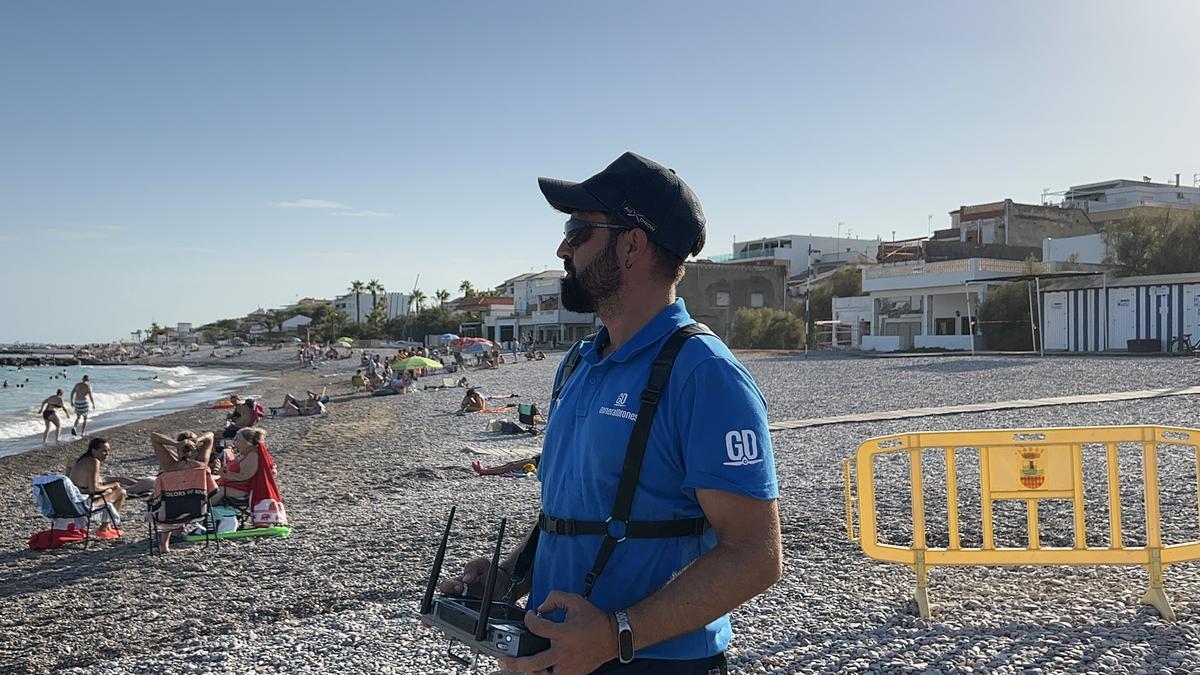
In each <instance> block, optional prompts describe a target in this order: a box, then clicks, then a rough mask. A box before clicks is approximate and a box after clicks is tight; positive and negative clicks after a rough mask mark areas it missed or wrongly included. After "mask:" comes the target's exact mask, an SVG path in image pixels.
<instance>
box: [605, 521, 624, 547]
mask: <svg viewBox="0 0 1200 675" xmlns="http://www.w3.org/2000/svg"><path fill="white" fill-rule="evenodd" d="M613 522H616V523H617V524H618V525H620V527H621V536H620V537H618V536H616V535H614V534H613ZM604 527H605V528H606V529H607V530H608V531H607V532H605V534H606V535H607V536H608V537H609V538H611V539H615V540H616V542H617V543H618V544H619V543H621V542H623V541H625V540H626V539H628V538H629V523H628V522H627V521H624V520H618V521H613V517H612V516H609V517H607V518H605V519H604Z"/></svg>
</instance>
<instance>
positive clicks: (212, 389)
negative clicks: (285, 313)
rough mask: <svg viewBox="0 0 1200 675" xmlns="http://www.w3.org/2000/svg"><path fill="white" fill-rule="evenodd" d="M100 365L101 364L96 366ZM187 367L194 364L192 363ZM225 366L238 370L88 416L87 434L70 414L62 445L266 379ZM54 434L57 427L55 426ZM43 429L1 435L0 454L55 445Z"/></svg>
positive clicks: (254, 372) (199, 404) (205, 401)
mask: <svg viewBox="0 0 1200 675" xmlns="http://www.w3.org/2000/svg"><path fill="white" fill-rule="evenodd" d="M127 365H131V366H135V367H143V368H171V367H175V366H179V365H184V364H174V365H167V364H162V365H159V364H154V365H151V364H140V363H139V364H127ZM96 367H100V366H96ZM186 367H188V368H192V366H191V365H187V366H186ZM221 369H222V370H227V371H231V372H233V373H234V374H233V375H232V376H231V377H230V379H229V380H226V381H223V382H218V383H210V384H208V385H204V386H200V387H197V388H195V389H188V390H184V391H179V392H171V393H169V394H164V395H161V396H153V397H148V398H144V399H138V400H141V401H145V403H144V404H142V405H138V406H135V407H127V408H117V409H114V410H106V411H104V414H103V415H101V416H99V417H93V418H91V419H89V420H88V425H87V426H88V433H87V435H86V436H84V435H80V436H72V435H71V433H70V431H69V424H68V422H69V418H70V415H68V419H67V420H66V421H63V422H61V424H62V434H61V437H60V438H61V445H62V447H67V446H69V445H73V444H75V443H77V442H78V441H82V440H85V439H86V438H88V437H90V436H96V435H98V434H99V433H101V432H109V433H111V430H112V429H116V428H119V427H123V426H126V425H129V424H137V423H139V422H144V421H147V420H151V419H154V418H156V417H163V416H167V415H171V414H174V413H178V412H181V411H184V410H187V409H190V408H197V407H204V406H205V405H211V403H212V402H213V401H214V400H217V399H220V398H222V397H224V396H227V395H228V393H230V392H233V391H238V390H244V389H245V388H246V387H248V386H251V385H253V384H254V383H256V382H258V381H259V380H261V379H263V374H264V373H265V372H266V371H264V370H261V369H250V368H231V367H228V366H225V365H224V364H222V368H221ZM51 434H53V429H51ZM41 435H42V432H41V431H37V432H34V433H32V434H29V435H25V436H15V437H12V438H5V439H0V457H10V456H13V455H18V454H22V453H25V452H29V451H30V450H34V449H36V448H39V447H53V446H54V441H53V440H48V441H47V443H45V444H43V443H42V441H41Z"/></svg>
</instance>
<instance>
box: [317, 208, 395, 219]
mask: <svg viewBox="0 0 1200 675" xmlns="http://www.w3.org/2000/svg"><path fill="white" fill-rule="evenodd" d="M329 215H331V216H347V217H350V218H391V217H392V216H394V215H395V214H393V213H388V212H387V211H368V210H366V209H351V210H349V211H334V212H333V213H330V214H329Z"/></svg>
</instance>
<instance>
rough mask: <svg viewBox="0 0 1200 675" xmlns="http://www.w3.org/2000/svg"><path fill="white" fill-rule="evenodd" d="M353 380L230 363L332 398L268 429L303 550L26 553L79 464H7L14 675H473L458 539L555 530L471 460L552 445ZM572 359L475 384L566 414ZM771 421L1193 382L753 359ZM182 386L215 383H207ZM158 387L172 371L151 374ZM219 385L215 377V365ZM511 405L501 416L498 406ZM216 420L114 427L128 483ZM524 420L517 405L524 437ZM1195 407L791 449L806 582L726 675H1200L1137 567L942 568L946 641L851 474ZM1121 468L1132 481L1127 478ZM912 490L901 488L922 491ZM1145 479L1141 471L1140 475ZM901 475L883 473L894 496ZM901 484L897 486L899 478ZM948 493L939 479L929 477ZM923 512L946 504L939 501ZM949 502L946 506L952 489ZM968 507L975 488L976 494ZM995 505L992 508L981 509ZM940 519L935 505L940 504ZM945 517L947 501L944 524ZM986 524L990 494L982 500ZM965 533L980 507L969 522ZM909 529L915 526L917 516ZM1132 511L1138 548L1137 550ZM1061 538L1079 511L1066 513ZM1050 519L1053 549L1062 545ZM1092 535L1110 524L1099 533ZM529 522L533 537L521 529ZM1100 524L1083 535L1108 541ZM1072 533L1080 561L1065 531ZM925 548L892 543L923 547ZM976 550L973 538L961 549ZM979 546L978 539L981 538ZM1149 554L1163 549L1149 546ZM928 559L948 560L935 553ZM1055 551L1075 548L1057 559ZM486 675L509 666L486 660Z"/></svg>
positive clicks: (1170, 498) (120, 543)
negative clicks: (154, 437)
mask: <svg viewBox="0 0 1200 675" xmlns="http://www.w3.org/2000/svg"><path fill="white" fill-rule="evenodd" d="M357 354H358V351H357V350H356V351H355V358H354V359H352V360H344V361H335V362H325V363H324V364H322V367H321V368H320V369H318V370H312V369H302V368H300V367H299V366H298V365H297V364H296V363H295V354H294V352H292V351H290V350H285V351H276V352H269V351H260V350H249V351H248V352H247V353H246V354H245V355H244V356H241V357H237V358H236V359H233V358H231V359H222V360H221V364H220V365H221V366H224V367H235V368H245V369H250V370H253V371H255V373H256V375H257V376H258V377H259V378H260V379H259V381H257V382H255V383H254V384H252V385H249V387H248V388H247V389H248V390H247V391H242V392H239V393H243V394H253V395H257V396H259V397H261V399H262V401H263V402H264V404H265V405H271V406H273V405H278V402H279V401H280V400H281V399H282V398H283V394H284V392H291V393H293V394H297V395H300V394H302V392H303V391H304V390H305V389H314V390H319V389H320V388H322V387H327V392H328V394H329V395H330V396H331V397H332V402H331V403H330V405H329V412H328V413H327V414H326V415H324V416H321V417H311V418H268V419H266V420H265V421H264V422H263V423H262V425H261V426H262V427H263V428H264V429H266V431H267V444H268V446H269V447H270V448H271V453H272V454H273V455H274V457H275V459H276V462H277V463H278V466H279V476H278V482H279V486H280V489H281V491H282V493H283V497H284V500H285V502H286V505H287V511H288V517H289V519H290V521H291V523H292V526H293V530H292V535H291V536H290V537H289V538H286V539H269V538H259V539H248V540H240V541H226V542H222V544H221V546H220V548H219V550H216V549H215V548H213V547H209V548H207V549H206V548H205V547H204V546H203V545H199V544H180V545H178V546H175V547H174V548H173V550H172V553H171V554H170V555H167V556H152V555H150V554H149V552H148V547H147V535H146V529H145V525H144V523H143V522H142V521H141V519H140V515H141V513H140V510H141V509H144V502H142V501H137V500H131V501H130V502H129V503H127V505H126V507H125V511H124V517H125V528H124V530H125V532H124V535H123V537H122V538H121V539H119V540H117V541H116V542H99V543H96V544H94V545H93V546H92V547H90V548H89V549H88V550H87V551H83V550H80V549H79V548H78V547H67V548H64V549H61V550H58V551H51V552H35V551H30V550H28V549H27V546H26V540H27V539H28V537H29V536H30V535H31V534H32V533H34V532H35V531H38V530H41V529H44V528H45V527H47V524H48V522H49V521H48V520H46V519H45V518H43V517H42V516H40V514H38V512H37V510H36V509H35V507H34V506H33V504H32V502H31V500H30V487H29V486H30V478H31V477H32V476H34V475H37V474H39V473H49V472H60V471H62V470H63V468H64V466H65V465H66V464H68V463H69V462H71V461H73V460H74V458H75V457H77V456H78V455H79V454H80V453H82V452H83V450H84V446H83V444H82V443H80V442H74V443H69V444H68V443H65V442H64V446H63V447H62V448H54V447H46V448H40V449H36V450H32V451H29V452H25V453H22V454H19V455H14V456H9V457H3V458H0V486H2V488H3V491H4V494H6V495H8V496H7V498H6V499H4V500H3V501H0V519H2V520H3V522H4V523H5V524H6V527H5V528H3V530H2V531H0V597H2V598H3V599H4V602H2V603H0V672H13V673H34V672H37V673H42V672H52V671H58V672H69V673H161V672H179V673H191V672H195V673H208V672H231V673H247V672H287V673H298V672H312V673H330V672H346V673H360V672H362V673H404V674H409V673H418V674H420V673H439V674H441V673H447V674H448V673H458V672H463V669H461V668H459V667H458V666H456V665H455V664H454V663H453V662H452V661H450V660H449V659H447V658H445V656H444V655H443V652H444V650H445V646H446V645H445V642H444V641H443V640H441V639H440V638H439V637H438V634H437V633H436V632H435V631H433V630H431V629H428V628H422V627H421V626H420V624H419V621H418V620H417V612H416V608H417V604H418V602H419V600H420V596H421V593H422V591H423V589H424V583H425V578H426V575H427V574H428V571H429V567H430V564H431V561H432V559H433V555H434V549H435V546H436V543H437V537H438V536H439V534H440V531H441V528H442V527H443V525H444V523H445V517H446V515H447V513H448V512H449V509H450V507H451V506H452V505H457V507H458V516H457V518H456V524H455V527H454V537H455V538H454V540H453V542H452V544H451V548H450V551H449V553H448V555H447V562H446V570H447V571H450V570H454V569H457V568H459V567H460V566H461V564H462V563H463V562H465V561H466V560H468V559H470V558H474V557H477V556H479V555H483V554H485V553H489V552H490V550H491V546H492V543H493V542H494V539H491V537H492V536H494V535H493V533H494V531H495V528H496V525H497V524H498V522H499V520H500V518H508V519H509V526H510V531H511V530H513V529H517V530H520V529H523V528H524V525H523V524H524V523H527V522H530V521H532V519H533V517H534V515H535V514H536V512H537V497H538V482H537V481H536V479H533V478H504V477H478V476H476V475H475V473H474V472H473V471H472V469H471V467H470V463H471V461H473V460H481V461H483V462H484V463H485V464H491V463H499V462H501V461H507V460H510V459H515V458H518V457H522V456H528V455H531V454H533V453H535V452H537V451H538V441H539V439H538V437H531V436H527V435H516V436H506V435H500V434H495V433H490V432H487V431H486V430H485V428H486V424H487V422H488V420H490V419H495V418H499V417H504V416H505V415H501V414H472V415H465V416H457V415H454V414H453V412H452V411H454V410H456V409H457V407H458V403H459V400H460V399H461V396H462V393H463V390H461V389H451V390H447V391H422V390H420V387H421V386H422V385H425V384H437V383H440V380H441V377H440V375H437V374H435V375H433V376H431V377H429V378H423V379H422V380H420V382H419V383H418V386H417V391H416V392H414V393H412V394H409V395H401V396H388V397H371V396H366V395H363V394H354V393H352V392H351V389H350V386H349V379H350V375H351V374H352V373H353V372H354V370H355V368H357V367H358V358H357ZM561 356H562V353H561V352H556V353H549V354H547V359H546V360H545V361H541V362H526V361H525V360H524V359H521V360H520V361H519V362H518V363H516V364H512V363H511V362H510V363H508V364H505V365H502V366H501V367H500V368H499V369H496V370H483V371H475V370H474V369H469V370H468V371H467V373H466V374H467V377H468V378H469V380H470V382H471V384H472V385H478V386H480V387H481V388H482V392H483V393H484V394H485V395H487V396H497V397H499V396H509V395H511V394H516V395H517V396H516V397H514V398H511V399H509V400H510V401H511V402H517V401H520V402H534V403H538V404H539V406H541V407H543V409H544V408H545V404H546V403H547V399H548V396H549V389H550V384H551V380H552V378H553V374H554V369H555V367H556V365H557V363H558V360H559V359H560V358H561ZM739 358H740V359H741V360H742V361H743V363H744V364H745V365H746V366H747V368H748V369H749V370H750V372H751V374H752V375H753V376H754V377H755V379H756V380H757V381H758V383H759V386H760V387H761V389H762V391H763V393H764V395H765V397H766V399H767V402H768V409H769V415H770V418H771V421H783V420H792V419H799V418H813V417H822V416H829V415H843V414H849V413H855V412H864V413H865V412H873V411H880V410H894V409H900V408H911V407H923V406H936V405H951V404H956V403H969V402H982V401H989V402H999V401H1007V400H1014V399H1025V398H1034V397H1048V396H1063V395H1069V394H1093V393H1102V392H1117V391H1128V390H1140V389H1149V388H1155V387H1168V386H1190V385H1194V384H1197V382H1196V380H1197V377H1196V375H1197V372H1198V370H1197V369H1198V364H1197V362H1196V361H1195V360H1191V359H1188V360H1181V359H1173V358H1118V357H1057V358H1054V357H1052V358H1044V359H1038V358H1031V357H1002V356H980V357H976V358H971V357H962V356H953V357H938V356H919V357H909V358H854V357H845V356H825V355H814V356H813V357H811V358H805V357H804V356H803V355H796V354H782V353H757V352H755V353H742V354H739ZM185 363H186V365H190V366H193V367H194V366H195V365H196V364H195V363H193V362H185ZM150 365H169V364H167V363H163V364H150ZM199 365H201V366H202V365H203V364H199ZM502 403H503V401H498V400H497V401H493V404H502ZM223 417H224V415H223V412H222V411H219V410H213V409H211V408H209V407H196V408H191V409H188V410H184V411H181V412H177V413H173V414H170V415H165V416H161V417H155V418H151V419H147V420H143V421H140V422H137V423H134V424H129V425H126V426H123V427H118V428H115V429H111V430H106V431H105V432H104V433H103V435H104V436H105V437H106V438H107V439H109V440H110V442H111V443H112V445H113V447H114V450H115V453H114V456H113V458H112V459H111V460H110V461H109V462H108V463H107V464H106V468H107V472H108V473H110V474H115V475H137V476H149V475H153V473H154V472H155V470H156V465H155V463H154V459H153V454H152V452H151V450H150V446H149V442H148V440H147V437H148V435H149V433H150V432H151V431H159V432H165V433H175V432H177V431H180V430H184V429H191V430H196V431H206V430H215V429H219V428H220V426H221V421H222V419H223ZM507 417H510V418H512V419H514V420H515V418H516V412H515V408H514V409H513V411H512V413H511V414H509V415H507ZM1198 418H1200V400H1197V397H1195V396H1178V397H1172V398H1163V399H1150V400H1132V401H1117V402H1109V403H1092V404H1079V405H1064V406H1052V407H1044V408H1034V409H1019V410H996V411H989V412H983V413H971V414H957V415H946V416H941V417H929V418H924V419H915V420H913V419H910V420H898V421H894V422H873V423H848V424H835V425H828V426H820V427H815V428H809V429H801V430H794V431H781V432H776V433H775V434H773V436H772V439H773V442H774V450H775V459H776V465H777V470H778V477H779V489H780V495H781V498H780V511H781V518H782V527H783V543H784V557H785V571H784V574H783V578H782V579H781V580H780V581H779V582H778V583H777V584H776V585H775V586H774V587H772V588H771V589H770V590H769V591H768V592H767V593H765V594H764V595H762V596H760V597H758V598H755V599H754V600H752V601H751V602H749V603H747V604H746V605H744V606H742V607H740V608H738V609H737V610H736V611H735V612H734V613H733V628H734V641H733V644H732V647H731V650H730V653H729V656H730V662H731V669H732V670H733V671H734V672H738V673H781V674H783V673H826V672H828V673H868V672H871V673H954V672H983V673H1056V672H1077V673H1093V672H1094V673H1191V672H1197V671H1200V566H1197V564H1195V563H1185V564H1181V565H1177V566H1172V567H1170V568H1169V569H1168V570H1167V574H1166V589H1167V595H1168V597H1169V598H1170V600H1171V602H1172V604H1173V606H1174V609H1175V611H1176V613H1177V614H1178V620H1177V621H1175V622H1167V621H1164V620H1162V619H1161V618H1160V617H1159V616H1158V614H1157V613H1156V612H1155V611H1154V610H1153V609H1152V608H1150V607H1148V606H1144V605H1141V604H1139V602H1138V599H1139V598H1140V596H1141V594H1142V592H1143V591H1144V590H1145V587H1146V584H1147V577H1146V572H1145V570H1144V569H1142V568H1138V567H1076V568H1067V567H1040V568H1034V567H1015V568H999V567H990V568H984V567H979V568H974V567H973V568H935V569H934V570H933V571H932V572H931V575H930V600H931V603H932V604H933V607H934V614H933V617H932V618H931V619H928V620H926V619H921V618H920V617H919V615H918V614H917V611H916V606H915V603H914V602H913V601H912V599H911V598H912V590H913V584H914V577H913V574H912V572H911V571H909V570H908V569H907V568H904V567H901V566H898V565H892V564H887V563H882V562H876V561H873V560H871V559H869V558H867V557H866V556H865V555H864V554H863V553H862V551H861V550H860V549H859V548H858V545H857V544H856V543H855V542H852V541H850V540H849V539H848V538H847V534H846V528H845V510H844V506H843V504H844V495H843V478H842V467H841V462H842V460H843V459H844V458H846V457H849V456H850V455H851V454H852V453H853V452H854V450H855V448H856V447H857V446H858V445H859V444H860V443H862V442H863V441H864V440H866V439H868V438H871V437H875V436H883V435H888V434H894V433H900V432H909V431H923V430H929V431H933V430H949V429H976V428H1008V427H1054V426H1086V425H1115V424H1163V425H1171V426H1181V427H1200V419H1198ZM1122 468H1123V469H1124V468H1125V467H1124V466H1123V467H1122ZM905 470H906V469H905ZM1160 471H1161V473H1162V477H1161V483H1162V484H1163V485H1164V493H1163V495H1164V496H1163V522H1164V529H1165V530H1166V531H1167V532H1169V533H1171V534H1172V536H1174V537H1175V538H1176V539H1181V540H1188V539H1191V540H1195V539H1200V523H1198V522H1197V501H1196V500H1197V497H1196V461H1195V458H1194V457H1192V458H1191V461H1175V460H1172V461H1164V462H1163V465H1162V467H1161V469H1160ZM1126 473H1127V474H1128V479H1129V480H1131V481H1136V480H1137V479H1138V478H1139V477H1138V475H1137V474H1136V471H1132V470H1131V471H1129V472H1126ZM889 475H892V474H889V471H888V470H887V469H885V470H883V471H881V472H880V473H879V476H880V479H881V480H883V479H886V478H887V477H888V476H889ZM894 475H896V476H902V475H903V473H902V472H901V470H900V469H899V468H897V469H896V472H895V474H894ZM927 475H929V474H927ZM1085 479H1086V484H1085V490H1086V491H1087V493H1088V500H1089V507H1090V505H1091V501H1092V496H1093V492H1094V491H1096V490H1099V492H1098V494H1099V495H1100V497H1099V499H1101V500H1103V499H1104V497H1103V495H1104V491H1103V490H1104V480H1105V476H1104V474H1103V473H1096V472H1090V473H1088V472H1085ZM897 484H898V485H899V486H900V487H899V488H897V489H893V490H890V491H882V490H881V492H880V508H881V511H887V512H888V513H891V514H892V516H893V520H894V521H895V522H897V523H898V524H899V525H904V524H905V523H906V521H905V513H904V511H903V507H902V505H906V504H907V502H906V499H907V483H900V482H899V478H898V479H897ZM926 487H927V489H928V490H930V491H931V492H933V493H935V494H936V493H937V490H938V489H939V485H938V484H937V482H936V480H933V479H929V480H928V481H927V485H926ZM940 489H942V490H943V493H944V485H942V486H940ZM959 489H960V494H962V495H964V496H965V495H968V494H969V486H968V485H967V484H964V485H960V488H959ZM976 489H977V488H976ZM934 501H936V500H934ZM932 503H933V502H931V504H932ZM975 504H976V508H977V505H978V493H977V492H976V496H975ZM964 509H965V510H969V505H968V506H965V507H964ZM997 513H998V515H997V523H998V526H997V537H998V539H999V540H1000V541H1001V543H1005V542H1010V541H1011V542H1012V543H1014V544H1015V543H1016V542H1017V541H1019V540H1020V537H1021V536H1023V535H1022V534H1021V533H1023V531H1024V529H1023V528H1024V514H1023V512H1021V513H1020V514H1017V515H1015V516H1014V515H1012V514H1009V515H1010V517H1009V519H1008V520H1007V521H1006V523H1007V524H1004V525H1001V524H1000V513H1001V512H1000V511H998V512H997ZM897 514H898V515H897ZM1137 514H1138V512H1137V511H1134V510H1131V511H1130V512H1129V513H1127V514H1126V521H1125V524H1126V528H1127V531H1128V532H1129V536H1130V537H1131V538H1132V541H1133V542H1135V543H1136V542H1137V536H1138V531H1139V530H1138V527H1137V523H1136V518H1137ZM1057 515H1058V516H1061V514H1057ZM1055 517H1056V513H1055V512H1054V511H1053V509H1051V510H1050V512H1048V513H1047V514H1046V516H1044V518H1043V530H1044V532H1043V536H1044V541H1047V542H1048V543H1050V542H1055V540H1054V536H1055V535H1054V534H1053V530H1052V525H1053V524H1054V523H1058V525H1060V526H1061V525H1062V518H1061V517H1059V518H1058V519H1057V520H1056V519H1055ZM1089 518H1090V516H1089ZM514 524H520V525H514ZM1106 527H1107V524H1106V522H1105V521H1104V519H1103V515H1102V516H1101V517H1100V518H1098V519H1096V520H1095V521H1093V520H1089V521H1088V536H1089V543H1091V540H1092V538H1093V537H1094V536H1099V535H1102V534H1103V532H1105V531H1106ZM1058 532H1059V533H1060V534H1061V537H1062V538H1063V540H1064V541H1065V542H1067V543H1068V544H1069V541H1070V537H1071V532H1070V519H1069V517H1067V518H1066V527H1065V529H1064V528H1063V527H1059V530H1058ZM906 536H911V535H910V534H907V535H906V533H905V530H904V527H895V528H890V529H886V530H881V539H884V540H888V541H890V543H900V544H906V543H907V541H905V537H906ZM963 536H964V544H967V545H970V544H971V541H972V540H971V538H970V537H971V535H970V534H969V533H968V532H967V531H966V530H964V535H963ZM975 536H976V537H977V535H975ZM1142 536H1143V537H1144V534H1143V535H1142ZM930 543H931V545H938V540H937V538H936V536H932V535H931V541H930ZM1056 545H1058V544H1057V543H1056ZM481 666H482V670H483V672H488V671H489V669H490V670H492V671H494V670H495V667H494V666H495V664H494V662H489V661H487V660H483V661H482V662H481Z"/></svg>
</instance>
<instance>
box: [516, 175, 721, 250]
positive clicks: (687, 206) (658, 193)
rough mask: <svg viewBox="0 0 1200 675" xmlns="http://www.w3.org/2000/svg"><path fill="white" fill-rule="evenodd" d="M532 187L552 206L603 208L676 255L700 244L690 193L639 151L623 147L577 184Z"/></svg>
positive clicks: (695, 202)
mask: <svg viewBox="0 0 1200 675" xmlns="http://www.w3.org/2000/svg"><path fill="white" fill-rule="evenodd" d="M538 187H540V188H541V189H542V194H543V195H545V196H546V201H548V202H550V206H553V207H554V208H555V209H557V210H559V211H562V212H563V213H571V212H573V211H600V212H602V213H607V214H609V215H610V216H611V217H612V218H613V219H614V220H615V221H616V223H618V224H621V225H627V226H629V227H636V228H640V229H642V230H644V231H645V232H646V236H647V237H648V238H649V239H650V241H653V242H654V243H656V244H658V245H659V246H662V247H663V248H665V249H667V250H668V251H670V252H672V253H674V254H675V255H677V256H679V257H680V258H687V257H688V256H689V255H695V254H697V253H699V252H700V249H702V248H704V211H703V210H701V208H700V200H699V199H697V198H696V193H694V192H692V189H691V188H689V187H688V186H687V183H684V182H683V179H681V178H680V177H679V176H677V175H675V171H674V170H673V169H668V168H667V167H665V166H663V165H661V164H659V163H657V162H654V161H652V160H649V159H646V158H645V157H642V156H641V155H637V154H634V153H632V152H627V153H625V154H623V155H621V156H620V157H618V158H617V159H616V161H614V162H613V163H612V164H609V165H608V167H606V168H605V169H604V170H603V171H601V172H600V173H598V174H596V175H595V176H592V177H591V178H589V179H587V180H585V181H583V182H582V183H572V182H570V181H565V180H558V179H556V178H539V179H538Z"/></svg>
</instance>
